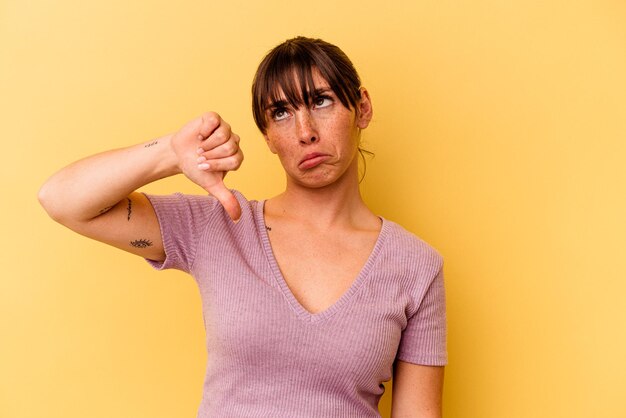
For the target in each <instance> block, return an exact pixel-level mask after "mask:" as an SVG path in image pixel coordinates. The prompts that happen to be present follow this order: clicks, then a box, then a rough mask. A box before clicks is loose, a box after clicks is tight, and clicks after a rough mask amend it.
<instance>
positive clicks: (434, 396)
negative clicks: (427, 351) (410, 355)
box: [391, 360, 444, 418]
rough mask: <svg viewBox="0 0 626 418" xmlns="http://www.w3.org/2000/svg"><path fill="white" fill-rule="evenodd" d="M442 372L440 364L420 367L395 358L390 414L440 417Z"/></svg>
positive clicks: (397, 417)
mask: <svg viewBox="0 0 626 418" xmlns="http://www.w3.org/2000/svg"><path fill="white" fill-rule="evenodd" d="M443 375H444V367H443V366H423V365H419V364H413V363H407V362H404V361H401V360H398V361H396V363H395V365H394V373H393V384H392V395H391V399H392V400H391V402H392V404H391V417H392V418H417V417H419V418H441V399H442V393H443Z"/></svg>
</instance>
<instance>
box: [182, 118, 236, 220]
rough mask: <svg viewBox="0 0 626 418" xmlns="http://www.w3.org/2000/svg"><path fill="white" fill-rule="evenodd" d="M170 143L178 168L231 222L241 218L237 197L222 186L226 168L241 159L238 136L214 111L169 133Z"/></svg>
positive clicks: (232, 168) (233, 165)
mask: <svg viewBox="0 0 626 418" xmlns="http://www.w3.org/2000/svg"><path fill="white" fill-rule="evenodd" d="M171 145H172V149H173V151H174V153H175V154H176V156H177V158H178V165H179V168H180V170H181V171H182V172H183V174H184V175H185V176H187V178H189V179H190V180H191V181H193V182H194V183H196V184H197V185H199V186H200V187H202V188H203V189H204V190H206V191H207V192H208V193H210V194H211V195H212V196H214V197H215V198H216V199H217V200H218V201H219V202H220V203H221V204H222V206H224V209H225V210H226V212H227V213H228V215H229V216H230V217H231V219H233V220H234V221H237V220H238V219H239V218H240V217H241V207H240V206H239V202H238V201H237V198H236V197H235V196H234V195H233V194H232V193H231V191H230V190H228V189H227V188H226V186H225V185H224V181H223V179H224V176H225V175H226V172H227V171H231V170H236V169H238V168H239V166H240V165H241V162H242V161H243V153H242V152H241V149H240V148H239V136H238V135H237V134H235V133H233V132H232V131H231V130H230V125H229V124H228V123H226V122H225V121H224V120H222V118H221V117H220V115H218V114H217V113H214V112H208V113H204V114H203V115H202V116H200V117H198V118H196V119H193V120H192V121H189V122H188V123H187V124H186V125H185V126H183V127H182V128H181V129H180V130H179V131H178V132H176V133H175V134H174V135H173V136H172V140H171Z"/></svg>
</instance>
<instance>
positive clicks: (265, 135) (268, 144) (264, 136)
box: [263, 134, 276, 154]
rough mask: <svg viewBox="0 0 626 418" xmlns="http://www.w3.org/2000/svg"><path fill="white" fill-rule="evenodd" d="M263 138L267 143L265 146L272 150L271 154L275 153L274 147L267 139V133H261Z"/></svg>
mask: <svg viewBox="0 0 626 418" xmlns="http://www.w3.org/2000/svg"><path fill="white" fill-rule="evenodd" d="M263 138H265V143H266V144H267V147H268V148H269V149H270V151H272V154H276V148H275V147H274V144H273V143H272V141H271V140H270V139H269V137H268V136H267V134H263Z"/></svg>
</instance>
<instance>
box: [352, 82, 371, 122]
mask: <svg viewBox="0 0 626 418" xmlns="http://www.w3.org/2000/svg"><path fill="white" fill-rule="evenodd" d="M360 91H361V99H360V100H359V102H358V103H357V105H356V106H357V109H356V126H358V127H359V128H360V129H365V128H367V126H368V125H369V124H370V121H371V120H372V114H373V112H374V109H373V108H372V99H371V98H370V94H369V93H368V92H367V90H366V89H365V87H361V89H360Z"/></svg>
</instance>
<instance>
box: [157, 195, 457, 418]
mask: <svg viewBox="0 0 626 418" xmlns="http://www.w3.org/2000/svg"><path fill="white" fill-rule="evenodd" d="M235 195H236V197H237V199H238V200H239V202H240V204H241V207H242V211H243V214H242V217H241V220H240V221H239V222H238V223H237V224H235V223H233V222H232V221H231V220H230V218H229V217H228V215H227V214H226V213H225V211H224V210H223V208H222V206H221V205H220V204H219V203H218V202H217V201H216V200H215V199H214V198H212V197H208V196H190V195H182V194H174V195H168V196H152V195H150V196H148V198H149V199H150V202H151V203H152V205H153V206H154V209H155V211H156V214H157V217H158V219H159V224H160V226H161V234H162V236H163V243H164V246H165V253H166V257H167V258H166V260H165V261H164V262H163V263H156V262H154V261H150V263H151V264H152V265H153V266H154V267H155V268H157V269H166V268H175V269H179V270H183V271H186V272H189V273H190V274H191V275H192V276H193V277H194V278H195V280H196V283H197V284H198V288H199V291H200V295H201V297H202V309H203V314H204V322H205V329H206V345H207V350H208V364H207V371H206V378H205V383H204V392H203V397H202V403H201V405H200V409H199V412H198V417H199V418H205V417H237V418H243V417H272V418H279V417H286V418H294V417H297V418H304V417H315V418H319V417H380V415H379V413H378V401H379V400H380V397H381V395H382V393H383V391H384V387H383V385H382V382H385V381H387V380H389V379H391V377H392V368H393V363H394V361H395V360H402V361H406V362H411V363H416V364H423V365H444V364H446V362H447V353H446V318H445V299H444V286H443V272H442V258H441V256H440V255H439V254H438V253H437V252H436V251H435V250H434V249H432V248H431V247H430V246H429V245H428V244H426V243H425V242H424V241H422V240H420V239H419V238H417V237H416V236H415V235H413V234H411V233H409V232H407V231H406V230H404V229H403V228H402V227H400V226H399V225H397V224H395V223H393V222H391V221H388V220H386V219H383V225H382V230H381V232H380V235H379V237H378V240H377V242H376V244H375V247H374V250H373V251H372V253H371V255H370V256H369V259H368V260H367V262H366V264H365V266H364V267H363V269H362V270H361V272H360V274H359V275H358V277H357V278H356V279H355V281H354V283H353V284H352V286H351V287H350V288H349V289H348V291H346V292H345V294H343V295H342V296H341V298H340V299H339V300H338V301H337V302H336V303H335V304H334V305H332V306H331V307H330V308H328V309H327V310H325V311H322V312H319V313H316V314H311V313H310V312H308V311H307V310H306V309H304V308H303V307H302V306H301V305H300V303H299V302H298V301H297V299H296V298H295V297H294V295H293V294H292V293H291V291H290V290H289V287H288V286H287V283H286V282H285V280H284V278H283V277H282V275H281V272H280V269H279V268H278V264H277V262H276V260H275V258H274V255H273V253H272V248H271V246H270V241H269V238H268V235H267V230H266V227H265V223H264V218H263V204H264V202H262V201H261V202H258V201H248V200H246V199H245V197H243V195H241V193H239V192H235ZM310 250H311V249H307V251H306V254H311V256H312V257H314V256H315V251H310ZM349 256H350V255H349V254H346V257H349Z"/></svg>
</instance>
